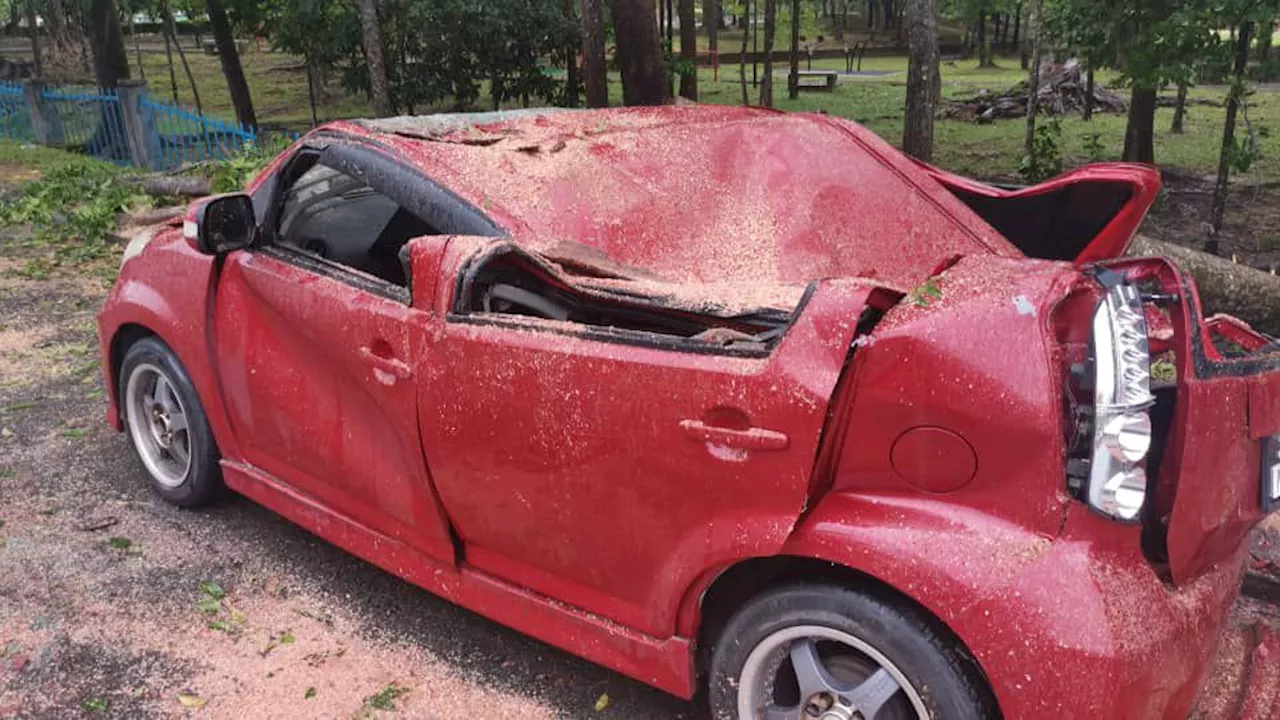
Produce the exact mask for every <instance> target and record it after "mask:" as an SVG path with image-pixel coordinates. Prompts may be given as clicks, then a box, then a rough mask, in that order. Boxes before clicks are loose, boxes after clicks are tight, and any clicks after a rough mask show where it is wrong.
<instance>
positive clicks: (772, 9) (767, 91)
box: [760, 0, 778, 107]
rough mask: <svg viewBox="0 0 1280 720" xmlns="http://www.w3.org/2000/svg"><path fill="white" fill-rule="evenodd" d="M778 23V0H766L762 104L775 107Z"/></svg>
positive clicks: (761, 86) (761, 84) (761, 78)
mask: <svg viewBox="0 0 1280 720" xmlns="http://www.w3.org/2000/svg"><path fill="white" fill-rule="evenodd" d="M777 24H778V0H764V72H763V73H762V74H761V77H760V104H761V105H762V106H764V107H773V35H774V32H775V30H776V29H777V28H776V26H777Z"/></svg>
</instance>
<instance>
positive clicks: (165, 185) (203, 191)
mask: <svg viewBox="0 0 1280 720" xmlns="http://www.w3.org/2000/svg"><path fill="white" fill-rule="evenodd" d="M139 181H140V184H141V185H142V190H143V192H145V193H146V194H148V195H155V196H157V197H204V196H205V195H209V194H210V193H212V192H213V181H211V180H210V179H209V178H203V177H173V176H169V175H148V176H145V177H142V178H139Z"/></svg>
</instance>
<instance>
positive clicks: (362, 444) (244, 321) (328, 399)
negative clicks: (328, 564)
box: [214, 148, 453, 562]
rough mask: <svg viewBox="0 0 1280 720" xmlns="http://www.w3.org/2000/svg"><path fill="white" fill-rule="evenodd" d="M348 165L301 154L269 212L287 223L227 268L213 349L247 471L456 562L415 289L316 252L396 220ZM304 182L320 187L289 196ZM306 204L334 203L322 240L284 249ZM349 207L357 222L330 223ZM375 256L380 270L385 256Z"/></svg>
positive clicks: (271, 221) (322, 221)
mask: <svg viewBox="0 0 1280 720" xmlns="http://www.w3.org/2000/svg"><path fill="white" fill-rule="evenodd" d="M347 153H348V151H347V150H346V149H345V148H337V149H334V148H330V150H327V151H325V152H324V153H323V154H321V153H312V154H311V155H312V156H311V157H307V152H306V151H304V152H300V153H299V155H298V157H297V158H295V161H294V162H291V163H290V164H289V165H287V166H286V167H285V168H283V169H282V170H281V173H283V174H284V177H283V179H284V180H285V182H282V183H279V184H280V186H281V188H280V192H282V193H284V196H283V197H282V198H280V199H279V200H277V201H276V202H275V203H273V206H274V207H275V208H276V209H277V210H279V211H280V214H281V215H283V217H282V218H281V217H275V215H274V214H273V213H268V216H267V220H266V222H267V224H268V225H269V227H267V228H266V229H265V235H266V237H265V240H264V242H263V243H262V245H261V246H260V247H257V248H255V249H253V250H251V251H242V252H236V253H233V254H231V255H230V256H228V257H227V258H226V263H225V266H224V267H223V269H222V272H221V277H220V278H219V281H218V287H217V292H216V299H215V309H214V315H215V318H214V321H215V337H214V342H215V344H216V346H217V349H218V352H217V358H218V370H219V374H220V380H221V383H222V387H223V392H224V395H225V397H226V407H227V412H228V417H229V420H230V425H231V428H232V430H233V431H234V433H235V435H236V439H237V441H238V442H239V444H240V447H241V452H242V456H243V459H244V461H246V462H247V463H248V464H250V465H252V466H253V467H254V468H255V469H256V470H258V471H259V472H261V473H265V474H266V475H268V476H269V477H270V478H272V479H273V480H275V481H277V482H279V483H280V484H281V485H283V486H284V487H285V488H287V490H286V491H288V492H294V493H297V494H299V495H301V496H303V497H304V498H306V499H307V500H308V501H311V502H316V503H320V504H322V505H324V506H327V507H328V508H331V509H332V510H334V511H336V512H338V513H340V514H342V515H344V516H346V517H349V518H352V519H353V520H355V521H356V522H358V523H360V524H362V525H364V526H366V527H368V528H371V529H373V530H375V531H377V532H379V533H381V534H384V535H386V536H388V537H391V538H394V539H396V540H399V541H401V542H404V543H406V544H408V545H411V546H413V547H415V548H417V549H419V550H421V551H422V552H424V553H426V554H427V555H430V556H432V557H434V558H437V559H440V560H442V561H446V562H452V560H453V545H452V542H451V539H450V537H449V534H448V528H447V524H446V523H445V521H444V519H443V516H442V514H441V513H440V510H439V505H438V503H437V501H436V500H435V497H434V495H433V493H432V491H431V486H430V479H429V477H428V475H427V469H426V465H425V462H424V459H423V456H422V450H421V444H420V441H419V436H418V416H417V405H416V402H415V400H414V392H413V385H414V382H415V378H414V373H413V367H412V363H413V358H412V356H411V352H412V350H413V348H414V347H415V346H416V342H415V340H414V333H416V332H420V329H421V323H417V322H415V321H414V316H415V315H416V314H419V313H418V311H416V310H414V309H413V308H411V307H410V306H409V295H408V291H407V289H406V288H404V287H400V286H399V285H397V284H396V283H393V282H390V281H388V280H387V279H386V278H380V277H377V276H375V275H371V274H369V273H367V272H364V271H361V270H359V269H355V268H353V267H350V266H349V265H348V264H344V263H342V262H336V261H334V260H332V259H328V258H332V257H333V255H334V254H335V251H334V250H332V249H330V250H329V251H328V253H327V254H328V258H327V257H326V256H325V253H324V252H320V253H319V254H317V252H315V251H313V249H312V248H311V247H307V246H308V245H315V244H317V243H321V238H319V237H317V235H322V234H323V232H321V231H325V232H336V233H337V235H336V236H335V237H336V238H337V239H338V240H343V239H345V238H346V237H349V236H350V234H351V233H352V232H354V229H355V228H358V227H359V225H360V223H359V222H357V221H359V220H361V219H362V218H364V217H365V215H363V214H362V213H368V212H374V211H377V213H380V214H379V215H378V216H379V217H384V216H386V215H387V213H388V212H393V213H394V212H397V211H396V210H395V207H396V203H395V202H393V201H392V200H391V199H390V198H389V195H390V193H391V192H394V191H388V193H387V194H386V195H384V196H378V195H377V193H378V192H379V188H380V186H382V185H383V184H382V183H380V182H378V180H377V178H376V173H375V172H372V170H373V168H369V167H364V166H363V162H362V160H361V159H360V158H356V159H355V161H354V164H353V162H352V159H351V158H348V157H345V156H346V154H347ZM300 166H301V167H300ZM336 167H341V168H344V171H345V172H346V173H347V175H346V177H348V178H350V177H359V178H360V179H359V180H358V181H355V182H353V183H351V187H354V188H356V191H353V192H346V193H343V192H340V191H342V190H344V188H343V187H342V186H340V185H339V184H338V183H337V182H336V180H335V178H336V177H337V176H339V175H342V173H340V172H338V171H336V170H333V168H336ZM321 170H324V171H326V172H317V171H321ZM317 177H318V178H320V180H315V178H317ZM366 177H368V178H371V179H370V180H369V182H368V183H366V182H365V178H366ZM308 178H310V179H311V181H312V182H313V184H314V185H315V186H316V187H314V188H308V189H307V190H306V191H305V192H304V191H302V190H297V191H296V192H295V193H294V194H293V195H292V196H290V195H289V193H290V191H291V189H297V188H298V186H300V185H301V184H303V183H304V182H306V181H307V179H308ZM308 193H310V194H311V196H312V197H314V198H319V199H320V200H321V202H324V203H327V204H326V205H324V213H323V214H319V215H317V216H316V222H315V223H313V225H314V226H316V227H317V228H318V229H317V230H315V231H314V232H312V233H311V235H309V236H308V237H307V240H306V241H303V240H300V239H297V238H290V237H286V233H285V232H283V231H282V228H284V226H286V225H288V224H289V223H290V222H294V225H295V226H301V225H302V224H304V222H305V220H306V217H305V213H306V210H303V211H301V214H300V219H297V220H296V221H294V220H291V218H290V208H291V206H290V203H291V202H294V201H295V200H298V199H299V198H302V199H301V200H298V202H299V203H302V204H305V202H306V198H305V197H304V196H306V195H307V194H308ZM371 197H373V198H375V200H376V199H377V197H382V198H383V199H382V200H378V203H381V204H382V205H385V206H386V207H384V208H382V209H381V210H379V209H378V207H377V203H374V204H370V203H369V202H368V200H369V199H370V198H371ZM347 198H351V199H352V202H356V203H359V205H358V207H357V208H356V211H355V212H351V213H342V212H333V208H334V207H335V206H334V205H333V203H334V201H335V200H339V199H342V200H345V199H347ZM388 203H389V204H388ZM391 222H394V220H392V221H391ZM388 227H390V225H389V224H388ZM375 232H376V231H375ZM316 249H319V248H318V245H317V246H316ZM366 255H368V256H369V257H370V258H371V259H370V260H368V263H369V265H370V267H371V268H372V267H373V266H374V264H375V263H376V258H372V255H370V254H369V253H366ZM393 270H394V269H393Z"/></svg>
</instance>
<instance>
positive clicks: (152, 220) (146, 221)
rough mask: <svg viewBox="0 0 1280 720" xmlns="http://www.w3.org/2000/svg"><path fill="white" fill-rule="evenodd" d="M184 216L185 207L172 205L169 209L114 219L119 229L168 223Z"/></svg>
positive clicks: (157, 209)
mask: <svg viewBox="0 0 1280 720" xmlns="http://www.w3.org/2000/svg"><path fill="white" fill-rule="evenodd" d="M186 214H187V206H186V205H174V206H171V207H162V208H156V209H155V210H147V211H145V212H140V213H136V214H134V215H124V214H122V215H120V216H119V217H118V218H117V219H116V224H117V225H119V226H120V227H126V226H129V225H132V226H134V227H142V226H144V225H155V224H156V223H162V222H168V221H170V220H173V219H176V218H180V217H182V216H183V215H186Z"/></svg>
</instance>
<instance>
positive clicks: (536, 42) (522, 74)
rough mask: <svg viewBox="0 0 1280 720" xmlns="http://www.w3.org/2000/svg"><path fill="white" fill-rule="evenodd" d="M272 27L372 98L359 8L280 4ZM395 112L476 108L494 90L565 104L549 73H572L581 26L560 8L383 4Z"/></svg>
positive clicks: (276, 37) (503, 3)
mask: <svg viewBox="0 0 1280 720" xmlns="http://www.w3.org/2000/svg"><path fill="white" fill-rule="evenodd" d="M262 16H263V22H264V27H265V29H266V32H267V33H268V35H269V36H270V37H271V38H272V41H273V43H274V44H275V45H276V47H278V48H280V49H283V50H286V51H288V52H292V53H296V54H298V55H301V56H303V57H304V58H305V59H306V61H307V62H308V63H309V64H311V65H314V66H315V67H319V68H324V69H336V70H340V71H341V73H342V82H343V85H344V87H346V88H347V89H348V90H351V91H355V92H366V93H367V92H368V91H369V71H368V67H367V65H366V62H365V55H364V52H363V49H362V45H361V38H362V36H361V27H360V17H359V13H358V10H357V7H356V3H352V2H346V1H345V0H299V2H292V3H270V4H268V5H267V6H266V7H264V8H263V10H262ZM378 16H379V17H378V19H379V31H380V35H381V38H382V45H383V56H384V58H385V59H386V66H387V81H388V85H389V90H390V93H391V102H392V105H393V106H394V107H395V108H396V110H397V111H398V112H409V113H412V112H415V111H416V110H418V109H422V108H425V107H429V106H434V105H437V104H439V103H441V102H444V101H450V100H451V101H452V104H453V106H454V107H455V108H458V109H467V108H470V107H472V106H473V105H475V104H476V102H477V101H478V100H479V99H480V92H481V86H482V83H485V82H487V83H488V84H489V89H490V93H491V95H492V96H493V98H492V99H493V103H494V104H495V105H496V104H501V103H504V102H507V101H510V100H523V99H524V98H526V97H528V98H537V99H540V100H543V101H547V102H553V101H556V100H558V99H563V95H564V90H563V88H562V87H561V86H562V83H561V82H560V81H559V80H557V79H556V78H555V77H552V75H551V74H550V73H549V72H548V70H549V67H548V65H547V64H548V63H549V64H550V67H564V65H565V64H566V62H567V61H568V57H567V48H569V47H571V46H573V47H576V46H577V38H578V26H577V23H576V22H574V21H573V20H572V19H571V18H568V17H566V16H565V13H564V9H563V6H562V4H561V3H559V2H557V1H556V0H481V1H480V2H473V1H471V0H384V1H383V2H380V3H379V5H378Z"/></svg>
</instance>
